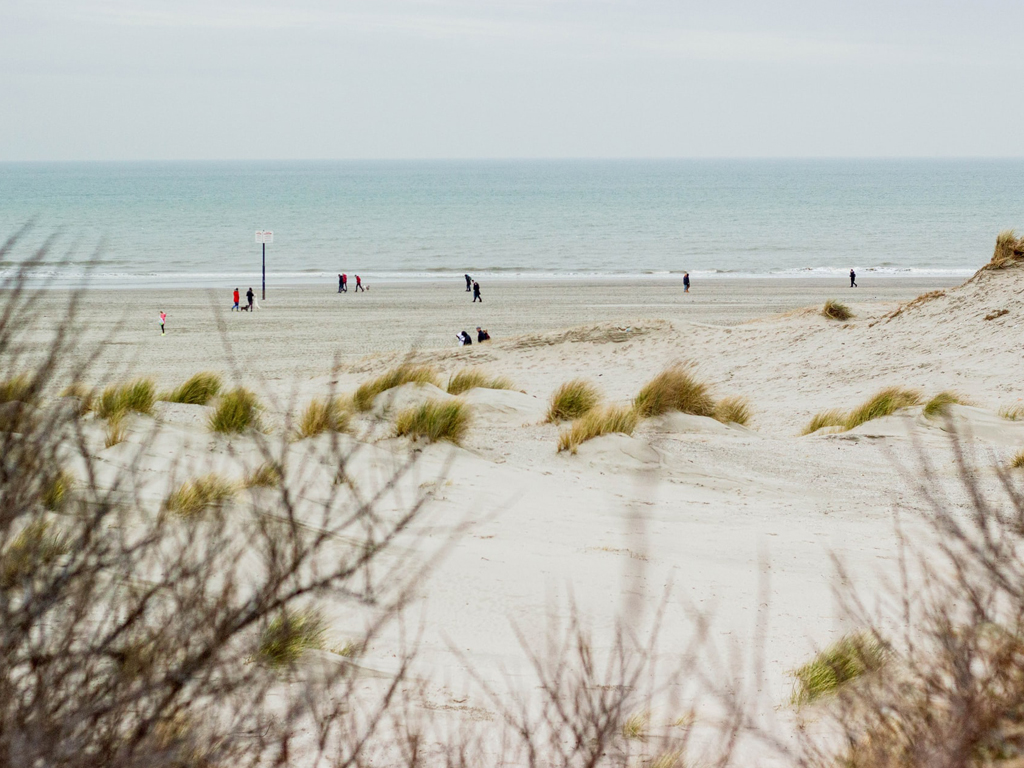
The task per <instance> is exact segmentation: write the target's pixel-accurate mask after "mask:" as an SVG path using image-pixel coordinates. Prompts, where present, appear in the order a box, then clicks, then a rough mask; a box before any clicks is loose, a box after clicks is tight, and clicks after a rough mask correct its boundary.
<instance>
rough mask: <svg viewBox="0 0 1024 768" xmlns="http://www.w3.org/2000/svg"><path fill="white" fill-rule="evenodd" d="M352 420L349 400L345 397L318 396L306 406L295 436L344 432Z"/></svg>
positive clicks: (301, 438) (297, 437)
mask: <svg viewBox="0 0 1024 768" xmlns="http://www.w3.org/2000/svg"><path fill="white" fill-rule="evenodd" d="M349 421H351V413H350V412H349V401H348V400H347V399H346V398H343V397H325V398H317V399H316V400H313V401H312V402H310V404H309V405H308V406H306V410H305V411H304V412H303V414H302V418H301V419H299V424H298V427H296V429H295V437H296V439H298V440H304V439H305V438H307V437H315V436H316V435H320V434H323V433H324V432H344V431H345V430H347V429H348V426H349Z"/></svg>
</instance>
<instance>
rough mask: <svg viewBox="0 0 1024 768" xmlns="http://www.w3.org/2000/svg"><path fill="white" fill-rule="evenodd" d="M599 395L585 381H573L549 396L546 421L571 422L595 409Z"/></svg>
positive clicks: (594, 388)
mask: <svg viewBox="0 0 1024 768" xmlns="http://www.w3.org/2000/svg"><path fill="white" fill-rule="evenodd" d="M599 402H601V393H600V392H598V391H597V387H595V386H594V385H593V384H591V383H590V382H589V381H586V380H585V379H573V380H572V381H567V382H565V383H564V384H562V385H561V386H559V387H558V389H556V390H555V391H554V393H553V394H552V395H551V403H550V404H549V405H548V421H550V422H558V421H571V420H573V419H578V418H580V416H583V415H584V414H586V413H587V412H589V411H591V410H593V409H594V408H595V407H597V404H598V403H599Z"/></svg>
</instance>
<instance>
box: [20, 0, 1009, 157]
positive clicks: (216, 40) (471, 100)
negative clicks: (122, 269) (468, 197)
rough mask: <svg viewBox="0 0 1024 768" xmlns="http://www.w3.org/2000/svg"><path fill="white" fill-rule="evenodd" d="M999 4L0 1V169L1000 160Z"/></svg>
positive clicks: (1003, 96) (1003, 101)
mask: <svg viewBox="0 0 1024 768" xmlns="http://www.w3.org/2000/svg"><path fill="white" fill-rule="evenodd" d="M1021 29H1024V1H1022V0H971V1H970V2H968V1H966V0H955V1H954V0H849V1H847V0H843V1H842V2H839V1H838V0H480V1H477V2H474V1H471V0H334V1H333V2H328V0H288V1H287V2H284V1H283V0H273V1H271V0H134V1H131V2H130V1H129V0H0V161H24V160H170V159H196V160H199V159H204V160H205V159H328V158H331V159H335V158H336V159H344V158H354V159H370V158H547V157H551V158H563V157H623V158H625V157H1010V156H1013V157H1019V156H1022V155H1024V98H1022V97H1021V95H1020V84H1021V83H1022V82H1024V57H1022V56H1021V55H1020V37H1021V35H1020V30H1021Z"/></svg>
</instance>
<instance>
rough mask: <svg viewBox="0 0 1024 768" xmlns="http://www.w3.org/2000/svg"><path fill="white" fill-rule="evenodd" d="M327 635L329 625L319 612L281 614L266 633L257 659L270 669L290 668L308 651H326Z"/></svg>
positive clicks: (258, 650) (260, 644)
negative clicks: (325, 639) (324, 649)
mask: <svg viewBox="0 0 1024 768" xmlns="http://www.w3.org/2000/svg"><path fill="white" fill-rule="evenodd" d="M326 634H327V625H326V622H325V621H324V619H323V617H322V616H321V615H320V614H318V613H314V612H311V611H307V612H304V613H287V612H286V613H282V614H281V615H279V616H277V617H276V618H274V620H273V621H271V622H270V624H269V625H268V626H267V628H266V629H264V630H263V633H262V634H261V635H260V641H259V647H258V649H257V651H256V656H257V658H258V659H259V660H260V661H261V662H263V663H264V664H266V665H268V666H271V667H287V666H291V665H292V664H294V663H295V662H296V661H298V660H299V658H300V657H301V656H302V654H303V653H305V652H306V651H307V650H310V649H320V648H323V647H324V636H325V635H326Z"/></svg>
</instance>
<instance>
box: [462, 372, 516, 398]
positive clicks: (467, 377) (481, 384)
mask: <svg viewBox="0 0 1024 768" xmlns="http://www.w3.org/2000/svg"><path fill="white" fill-rule="evenodd" d="M479 388H482V389H512V382H511V381H510V380H509V379H506V378H504V377H502V376H488V375H487V374H486V373H485V372H484V371H481V370H478V369H476V368H463V369H462V370H461V371H459V372H458V373H455V374H453V375H452V377H451V378H450V379H448V394H449V395H461V394H462V393H463V392H468V391H469V390H471V389H479Z"/></svg>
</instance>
